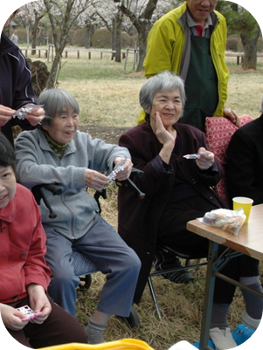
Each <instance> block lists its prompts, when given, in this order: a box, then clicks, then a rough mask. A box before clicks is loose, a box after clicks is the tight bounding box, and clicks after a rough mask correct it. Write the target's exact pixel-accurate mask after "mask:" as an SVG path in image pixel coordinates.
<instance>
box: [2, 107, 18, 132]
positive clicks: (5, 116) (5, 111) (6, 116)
mask: <svg viewBox="0 0 263 350" xmlns="http://www.w3.org/2000/svg"><path fill="white" fill-rule="evenodd" d="M15 112H16V111H15V110H14V109H11V108H9V107H5V106H3V105H0V127H1V126H3V125H5V124H6V123H7V122H8V121H9V120H10V119H11V118H12V117H13V115H14V114H15Z"/></svg>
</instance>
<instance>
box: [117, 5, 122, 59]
mask: <svg viewBox="0 0 263 350" xmlns="http://www.w3.org/2000/svg"><path fill="white" fill-rule="evenodd" d="M121 28H122V13H121V11H120V10H119V11H118V14H117V16H116V56H115V62H121Z"/></svg>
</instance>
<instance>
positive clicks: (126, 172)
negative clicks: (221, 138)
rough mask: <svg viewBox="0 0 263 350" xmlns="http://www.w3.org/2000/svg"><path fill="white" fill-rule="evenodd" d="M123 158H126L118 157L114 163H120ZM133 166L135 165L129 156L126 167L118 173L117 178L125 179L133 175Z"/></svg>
mask: <svg viewBox="0 0 263 350" xmlns="http://www.w3.org/2000/svg"><path fill="white" fill-rule="evenodd" d="M123 160H125V158H121V157H116V158H115V160H114V163H115V165H117V164H118V163H120V162H122V161H123ZM132 166H133V164H132V161H131V160H130V159H128V158H127V159H126V161H125V163H124V169H123V170H120V171H119V172H118V173H117V174H116V179H118V180H119V181H124V180H126V179H128V178H129V177H130V175H131V171H132Z"/></svg>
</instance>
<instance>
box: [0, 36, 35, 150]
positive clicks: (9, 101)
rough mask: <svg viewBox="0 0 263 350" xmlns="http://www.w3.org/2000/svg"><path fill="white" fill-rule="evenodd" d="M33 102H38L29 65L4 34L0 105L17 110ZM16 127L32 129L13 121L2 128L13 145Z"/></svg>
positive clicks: (0, 56)
mask: <svg viewBox="0 0 263 350" xmlns="http://www.w3.org/2000/svg"><path fill="white" fill-rule="evenodd" d="M32 102H34V103H35V102H36V97H35V94H34V91H33V87H32V84H31V72H30V69H29V66H28V63H27V61H26V59H25V57H24V56H23V54H22V53H21V51H20V50H19V48H18V47H17V46H16V45H15V44H13V43H12V42H11V41H10V40H9V39H8V38H7V36H6V35H5V34H3V33H2V35H1V42H0V104H1V105H3V106H6V107H10V108H12V109H15V110H17V109H19V108H20V107H22V106H24V105H25V104H27V103H32ZM14 125H19V126H21V127H22V128H23V129H32V126H31V125H30V123H29V122H28V121H27V120H19V119H17V118H13V119H11V120H10V121H9V122H8V123H6V124H5V125H4V126H2V128H1V131H2V132H3V134H5V136H6V137H7V138H8V139H9V141H10V142H11V143H13V136H12V129H11V127H12V126H14Z"/></svg>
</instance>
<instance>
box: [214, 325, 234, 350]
mask: <svg viewBox="0 0 263 350" xmlns="http://www.w3.org/2000/svg"><path fill="white" fill-rule="evenodd" d="M209 335H210V338H211V340H212V341H213V343H214V345H215V347H216V350H227V349H232V348H235V347H236V346H237V343H236V342H235V341H234V338H233V336H232V333H231V330H230V328H229V327H227V328H225V329H219V328H218V327H215V328H211V329H210V330H209Z"/></svg>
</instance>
